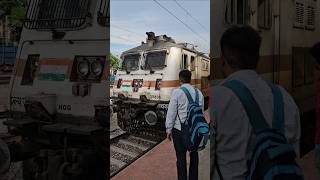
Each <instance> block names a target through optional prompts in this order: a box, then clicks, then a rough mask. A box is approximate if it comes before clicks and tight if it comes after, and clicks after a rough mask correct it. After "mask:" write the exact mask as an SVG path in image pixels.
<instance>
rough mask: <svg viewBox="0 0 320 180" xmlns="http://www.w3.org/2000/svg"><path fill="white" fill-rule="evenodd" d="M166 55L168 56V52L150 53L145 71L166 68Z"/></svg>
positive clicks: (147, 56)
mask: <svg viewBox="0 0 320 180" xmlns="http://www.w3.org/2000/svg"><path fill="white" fill-rule="evenodd" d="M166 55H167V52H166V51H160V52H159V51H158V52H149V53H148V54H147V55H146V61H145V65H144V69H148V70H152V69H162V68H164V67H165V61H166Z"/></svg>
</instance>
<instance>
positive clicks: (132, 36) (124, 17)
mask: <svg viewBox="0 0 320 180" xmlns="http://www.w3.org/2000/svg"><path fill="white" fill-rule="evenodd" d="M155 1H156V2H155ZM175 1H177V2H175ZM110 2H111V4H110V13H111V14H110V17H111V30H110V36H111V37H110V38H111V39H110V40H111V47H110V48H111V53H112V54H114V55H120V54H121V53H122V52H123V51H126V50H128V49H131V48H133V47H136V46H138V45H140V44H141V42H142V41H145V40H146V38H147V35H146V32H150V31H152V32H155V34H156V35H162V34H166V35H167V36H169V37H172V38H173V39H174V40H175V41H176V42H178V43H185V42H187V43H191V44H194V45H196V46H197V48H196V49H197V50H199V51H201V52H204V53H208V52H209V49H210V32H209V31H210V0H111V1H110ZM157 2H158V3H160V5H161V6H163V7H165V8H167V9H168V10H169V11H170V12H171V13H172V14H173V15H172V14H170V13H169V12H167V11H166V10H165V9H164V8H162V7H161V6H160V5H159V4H157ZM190 15H191V16H190ZM174 16H176V17H177V18H179V19H180V20H181V21H182V22H183V23H185V24H186V25H187V26H188V27H189V28H188V27H186V26H185V25H184V24H183V23H182V22H180V21H179V20H177V19H176V18H175V17H174ZM194 19H196V20H194Z"/></svg>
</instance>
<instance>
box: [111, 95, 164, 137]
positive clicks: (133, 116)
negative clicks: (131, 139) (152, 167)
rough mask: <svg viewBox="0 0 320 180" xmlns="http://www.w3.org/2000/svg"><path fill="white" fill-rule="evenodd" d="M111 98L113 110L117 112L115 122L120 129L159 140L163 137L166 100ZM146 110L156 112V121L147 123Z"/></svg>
mask: <svg viewBox="0 0 320 180" xmlns="http://www.w3.org/2000/svg"><path fill="white" fill-rule="evenodd" d="M113 100H114V101H113V111H114V113H117V122H118V125H119V127H120V128H121V129H122V130H124V131H126V132H128V133H130V134H134V135H137V136H143V137H150V138H153V139H159V140H161V139H163V138H165V136H166V132H165V119H166V114H167V108H168V104H169V102H168V101H148V102H143V101H141V100H139V99H126V100H122V99H119V98H115V99H113ZM147 112H154V113H155V114H156V119H157V121H156V123H155V124H152V125H151V124H150V123H148V121H147V120H146V117H145V114H146V113H147Z"/></svg>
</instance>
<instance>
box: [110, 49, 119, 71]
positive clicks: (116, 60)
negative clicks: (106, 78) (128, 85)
mask: <svg viewBox="0 0 320 180" xmlns="http://www.w3.org/2000/svg"><path fill="white" fill-rule="evenodd" d="M119 61H120V60H119V58H117V57H116V56H114V55H113V54H111V53H110V65H111V68H112V69H113V70H117V69H118V68H119Z"/></svg>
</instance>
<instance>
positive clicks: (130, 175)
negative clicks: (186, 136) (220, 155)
mask: <svg viewBox="0 0 320 180" xmlns="http://www.w3.org/2000/svg"><path fill="white" fill-rule="evenodd" d="M209 147H210V144H208V146H207V148H206V149H204V150H203V151H201V152H200V153H199V180H208V179H209V177H210V150H209ZM176 179H177V169H176V156H175V151H174V148H173V143H172V141H169V140H164V141H163V142H162V143H160V144H159V145H158V146H157V147H155V148H153V149H152V150H151V151H149V152H147V153H146V154H145V155H144V156H142V157H141V158H140V159H138V160H136V161H135V162H134V163H132V164H131V165H129V166H128V167H127V168H126V169H124V170H122V171H121V172H120V173H119V174H117V175H116V176H114V177H113V178H112V179H111V180H176Z"/></svg>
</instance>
